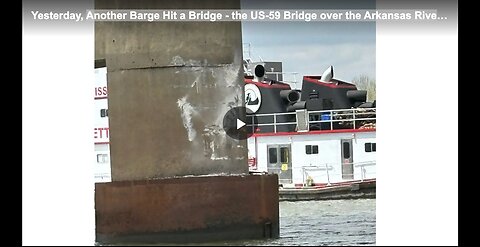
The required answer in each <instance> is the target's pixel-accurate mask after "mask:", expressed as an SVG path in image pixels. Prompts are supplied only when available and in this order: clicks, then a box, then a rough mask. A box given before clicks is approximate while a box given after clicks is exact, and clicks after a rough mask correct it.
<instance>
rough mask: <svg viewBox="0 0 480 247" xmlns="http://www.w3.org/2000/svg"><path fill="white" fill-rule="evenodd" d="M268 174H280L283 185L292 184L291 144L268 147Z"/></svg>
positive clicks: (279, 178)
mask: <svg viewBox="0 0 480 247" xmlns="http://www.w3.org/2000/svg"><path fill="white" fill-rule="evenodd" d="M267 152H268V154H267V155H268V157H267V159H268V164H267V171H268V173H275V174H278V181H279V183H281V184H289V183H292V157H291V148H290V144H280V145H268V146H267Z"/></svg>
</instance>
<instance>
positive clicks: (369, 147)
mask: <svg viewBox="0 0 480 247" xmlns="http://www.w3.org/2000/svg"><path fill="white" fill-rule="evenodd" d="M376 151H377V143H371V142H367V143H365V152H367V153H369V152H376Z"/></svg>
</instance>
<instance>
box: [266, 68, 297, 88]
mask: <svg viewBox="0 0 480 247" xmlns="http://www.w3.org/2000/svg"><path fill="white" fill-rule="evenodd" d="M265 75H266V76H267V77H268V78H270V77H269V76H268V75H272V76H275V78H270V79H275V81H278V82H282V83H287V84H288V85H290V86H291V87H292V89H299V87H298V81H297V76H298V72H277V71H265ZM280 76H282V77H281V80H280ZM286 77H288V79H289V80H286V79H285V78H286Z"/></svg>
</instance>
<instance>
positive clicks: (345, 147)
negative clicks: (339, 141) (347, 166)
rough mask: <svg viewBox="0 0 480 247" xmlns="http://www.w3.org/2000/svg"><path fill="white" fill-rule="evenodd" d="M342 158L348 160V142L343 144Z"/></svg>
mask: <svg viewBox="0 0 480 247" xmlns="http://www.w3.org/2000/svg"><path fill="white" fill-rule="evenodd" d="M343 158H344V159H350V143H348V142H344V143H343Z"/></svg>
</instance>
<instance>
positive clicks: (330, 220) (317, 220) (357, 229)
mask: <svg viewBox="0 0 480 247" xmlns="http://www.w3.org/2000/svg"><path fill="white" fill-rule="evenodd" d="M375 203H376V199H358V200H329V201H300V202H280V238H277V239H268V240H247V241H232V242H215V243H202V244H193V245H202V246H204V245H205V246H206V245H215V246H228V245H246V246H251V245H263V246H269V245H310V246H319V245H375V235H376V217H375V215H376V214H375V208H376V207H375V206H376V205H375ZM187 245H190V244H187Z"/></svg>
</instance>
